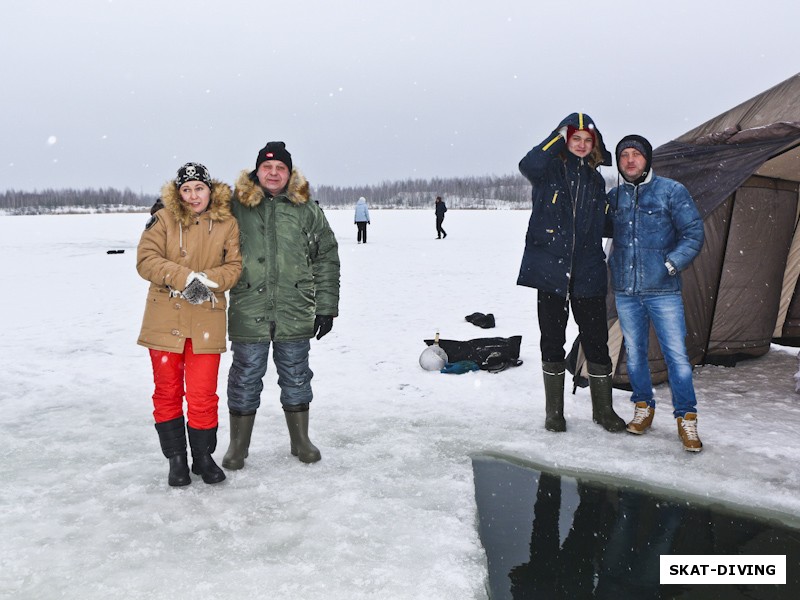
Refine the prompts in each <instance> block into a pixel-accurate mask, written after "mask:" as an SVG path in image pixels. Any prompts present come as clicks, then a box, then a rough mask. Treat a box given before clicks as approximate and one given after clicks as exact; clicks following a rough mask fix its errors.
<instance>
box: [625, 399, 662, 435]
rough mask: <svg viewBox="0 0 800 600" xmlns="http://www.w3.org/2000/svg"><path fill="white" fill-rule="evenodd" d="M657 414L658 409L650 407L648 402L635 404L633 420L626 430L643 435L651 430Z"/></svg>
mask: <svg viewBox="0 0 800 600" xmlns="http://www.w3.org/2000/svg"><path fill="white" fill-rule="evenodd" d="M655 414H656V409H655V408H653V407H651V406H648V405H647V402H637V403H636V404H634V412H633V420H632V421H631V422H630V423H628V426H627V427H626V429H627V430H628V431H629V432H631V433H635V434H636V435H642V434H643V433H644V432H645V431H647V430H648V429H650V426H651V425H652V424H653V416H654V415H655Z"/></svg>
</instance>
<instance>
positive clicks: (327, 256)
mask: <svg viewBox="0 0 800 600" xmlns="http://www.w3.org/2000/svg"><path fill="white" fill-rule="evenodd" d="M310 197H311V195H310V192H309V185H308V182H307V181H306V179H305V177H303V175H302V174H301V173H300V172H299V171H298V170H297V169H293V168H292V156H291V154H289V151H288V150H286V145H285V144H284V143H283V142H269V143H268V144H267V145H266V146H264V148H262V149H261V150H260V151H259V153H258V158H257V159H256V168H255V170H253V171H251V172H248V171H247V170H245V171H242V173H241V175H240V176H239V179H238V181H237V182H236V188H235V192H234V196H233V201H232V203H231V209H232V211H233V214H234V216H235V217H236V219H237V220H238V221H239V230H240V236H241V239H240V246H241V252H242V259H243V261H242V267H243V268H242V276H241V278H240V279H239V283H238V284H237V285H236V286H235V287H234V288H233V289H232V290H231V292H230V304H229V307H228V335H229V337H230V339H231V342H232V350H233V364H232V365H231V369H230V371H229V373H228V409H229V411H230V426H231V427H230V428H231V442H230V447H229V448H228V451H227V452H226V453H225V457H224V458H223V460H222V466H223V467H225V468H226V469H241V468H242V467H244V459H245V458H247V455H248V449H249V447H250V436H251V434H252V431H253V423H254V421H255V416H256V411H257V410H258V407H259V406H260V404H261V391H262V390H263V389H264V383H263V378H264V375H265V374H266V372H267V357H268V354H269V348H270V344H272V360H273V362H274V363H275V369H276V371H277V373H278V385H279V386H280V388H281V397H280V399H281V404H282V405H283V410H284V414H285V416H286V424H287V426H288V428H289V438H290V441H291V452H292V454H293V455H294V456H297V457H298V458H299V459H300V460H301V461H302V462H305V463H313V462H316V461H318V460H320V458H321V455H320V452H319V450H318V449H317V448H316V447H315V446H314V444H312V443H311V441H310V440H309V438H308V413H309V410H308V409H309V404H310V403H311V399H312V396H313V395H312V392H311V378H312V377H313V375H314V374H313V373H312V372H311V369H310V368H309V364H308V353H309V350H310V347H311V343H310V339H311V338H312V337H314V336H315V335H316V338H317V339H320V338H322V336H324V335H325V334H327V333H328V332H329V331H330V330H331V327H333V318H334V317H336V316H337V315H338V314H339V250H338V244H337V243H336V237H335V236H334V235H333V231H331V228H330V225H329V224H328V221H327V219H326V218H325V215H324V214H323V212H322V210H321V209H320V207H319V206H318V205H317V204H316V203H315V202H311V201H310Z"/></svg>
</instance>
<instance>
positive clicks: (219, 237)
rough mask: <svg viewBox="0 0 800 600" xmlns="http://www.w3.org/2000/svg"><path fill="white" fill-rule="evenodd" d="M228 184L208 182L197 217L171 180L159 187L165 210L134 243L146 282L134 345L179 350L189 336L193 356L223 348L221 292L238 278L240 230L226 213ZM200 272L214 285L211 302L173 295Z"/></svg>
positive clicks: (231, 216)
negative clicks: (204, 205) (208, 192)
mask: <svg viewBox="0 0 800 600" xmlns="http://www.w3.org/2000/svg"><path fill="white" fill-rule="evenodd" d="M231 196H232V191H231V188H230V186H229V185H227V184H225V183H222V182H220V181H217V180H216V179H215V180H212V186H211V201H210V202H209V206H208V209H207V210H206V211H205V212H203V213H201V214H199V215H196V214H194V212H192V210H191V209H190V208H189V207H188V206H187V205H186V204H184V203H183V202H182V201H181V197H180V192H179V191H178V188H177V187H176V185H175V183H174V181H169V182H167V183H166V184H164V186H163V187H162V188H161V200H162V202H163V203H164V208H163V209H162V210H159V211H158V212H156V213H155V214H154V215H153V217H152V218H151V219H150V221H148V223H147V226H146V227H145V230H144V233H142V237H141V239H140V241H139V247H138V252H137V258H136V270H137V271H138V272H139V275H141V276H142V277H143V278H144V279H146V280H148V281H149V282H150V289H149V290H148V292H147V304H146V306H145V310H144V319H143V320H142V329H141V333H140V334H139V340H138V343H139V344H140V345H142V346H145V347H146V348H152V349H154V350H164V351H167V352H183V348H184V341H185V340H186V338H191V340H192V348H193V351H194V352H195V353H196V354H220V353H222V352H225V350H226V337H225V336H226V317H225V311H226V308H227V301H226V299H225V294H224V292H225V291H226V290H229V289H230V288H232V287H233V286H234V285H236V282H237V281H238V280H239V276H240V275H241V273H242V256H241V253H240V251H239V226H238V224H237V222H236V219H235V218H234V217H233V214H232V213H231V206H230V204H231ZM192 271H194V272H196V273H199V272H203V273H205V274H206V276H207V277H208V278H209V279H210V280H211V281H213V282H215V283H217V284H219V287H218V288H215V289H213V290H211V291H212V292H214V297H215V300H214V301H213V302H212V301H206V302H203V303H202V304H190V303H189V302H187V301H186V300H184V299H183V298H182V297H181V296H180V295H177V292H180V291H182V290H183V289H184V287H185V286H186V279H187V277H188V276H189V274H190V273H191V272H192Z"/></svg>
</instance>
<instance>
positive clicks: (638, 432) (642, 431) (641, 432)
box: [625, 427, 650, 435]
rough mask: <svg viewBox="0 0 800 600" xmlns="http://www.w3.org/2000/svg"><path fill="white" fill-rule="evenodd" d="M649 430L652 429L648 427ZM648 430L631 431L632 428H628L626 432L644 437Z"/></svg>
mask: <svg viewBox="0 0 800 600" xmlns="http://www.w3.org/2000/svg"><path fill="white" fill-rule="evenodd" d="M647 429H650V428H649V427H648V428H647ZM647 429H642V430H641V431H637V430H636V429H631V428H630V427H626V428H625V431H627V432H628V433H632V434H633V435H644V432H645V431H647Z"/></svg>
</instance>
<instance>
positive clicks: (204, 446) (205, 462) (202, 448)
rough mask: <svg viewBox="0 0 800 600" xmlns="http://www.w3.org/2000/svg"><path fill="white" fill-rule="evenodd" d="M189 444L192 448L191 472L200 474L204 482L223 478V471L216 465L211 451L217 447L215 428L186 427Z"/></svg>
mask: <svg viewBox="0 0 800 600" xmlns="http://www.w3.org/2000/svg"><path fill="white" fill-rule="evenodd" d="M187 429H188V430H189V446H190V447H191V449H192V473H194V474H195V475H200V476H201V477H202V478H203V481H205V482H206V483H219V482H220V481H224V480H225V472H224V471H223V470H222V469H220V468H219V467H218V466H217V463H215V462H214V459H213V458H212V456H211V453H212V452H214V450H216V449H217V428H216V427H214V428H212V429H194V428H193V427H188V428H187Z"/></svg>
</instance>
